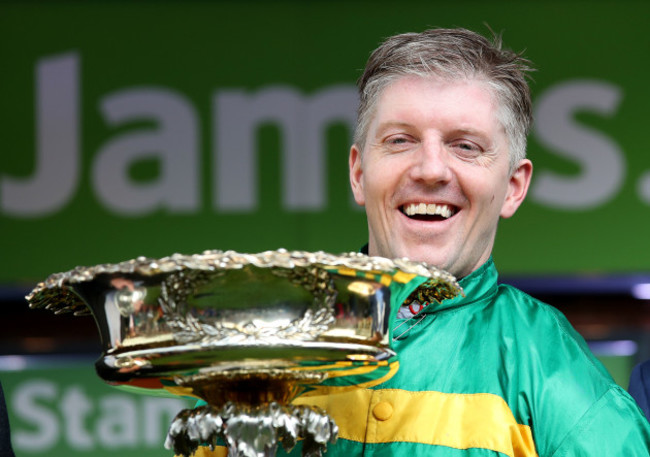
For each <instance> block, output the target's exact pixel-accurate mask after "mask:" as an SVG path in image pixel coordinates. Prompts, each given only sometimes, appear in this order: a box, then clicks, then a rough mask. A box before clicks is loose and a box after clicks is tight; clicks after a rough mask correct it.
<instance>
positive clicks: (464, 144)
mask: <svg viewBox="0 0 650 457" xmlns="http://www.w3.org/2000/svg"><path fill="white" fill-rule="evenodd" d="M451 146H452V148H454V149H456V150H458V151H459V152H461V153H463V154H474V155H476V154H480V153H481V152H482V151H483V148H481V147H480V146H479V145H478V144H476V143H473V142H471V141H457V142H454V143H452V145H451Z"/></svg>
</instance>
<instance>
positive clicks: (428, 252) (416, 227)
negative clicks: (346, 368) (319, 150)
mask: <svg viewBox="0 0 650 457" xmlns="http://www.w3.org/2000/svg"><path fill="white" fill-rule="evenodd" d="M527 71H529V68H528V62H527V61H526V60H525V59H523V58H521V57H520V56H519V55H517V54H515V53H512V52H510V51H506V50H503V49H501V46H500V44H499V43H498V42H497V43H494V44H493V43H491V42H489V41H488V40H486V39H485V38H483V37H482V36H480V35H478V34H476V33H473V32H471V31H468V30H464V29H451V30H450V29H435V30H429V31H425V32H423V33H409V34H403V35H398V36H394V37H391V38H389V39H388V40H386V41H385V42H384V43H383V44H382V45H381V46H380V47H379V48H378V49H377V50H375V51H374V52H373V53H372V55H371V56H370V59H369V61H368V64H367V66H366V69H365V71H364V73H363V75H362V77H361V78H360V80H359V91H360V106H359V115H358V121H357V122H358V125H357V130H356V133H355V141H354V145H353V146H352V148H351V151H350V159H349V163H350V182H351V185H352V189H353V192H354V196H355V199H356V201H357V203H359V204H360V205H363V206H364V207H365V209H366V213H367V218H368V235H369V239H368V245H367V252H368V253H369V254H370V255H374V256H384V257H389V258H397V257H408V258H410V259H412V260H418V261H424V262H428V263H430V264H432V265H435V266H437V267H439V268H443V269H445V270H448V271H449V272H451V273H453V274H454V275H456V276H457V277H458V278H460V279H461V281H460V284H461V286H463V289H464V292H465V296H464V297H457V298H454V299H453V300H447V301H444V302H442V303H420V304H419V306H416V307H414V306H413V305H412V304H410V305H409V306H401V303H392V306H393V308H394V309H395V310H396V312H395V313H393V316H392V317H391V321H390V324H389V325H390V326H391V330H392V347H393V349H394V350H395V351H396V352H397V354H398V355H399V361H400V368H399V370H398V371H397V373H396V374H395V375H394V376H393V377H392V378H391V379H389V380H388V381H386V382H384V383H383V384H381V385H379V386H376V387H374V388H369V389H357V390H353V391H351V392H347V393H342V394H337V395H329V396H323V397H308V398H299V399H298V401H297V402H301V403H310V404H316V405H317V406H320V407H322V408H325V409H326V410H327V411H328V413H329V414H330V415H331V416H332V417H333V418H334V420H335V421H336V423H337V425H338V426H339V440H338V441H337V443H336V444H334V445H329V446H328V451H327V455H328V456H362V455H363V456H399V457H401V456H409V457H412V456H433V457H488V456H495V457H496V456H499V457H506V456H507V457H569V456H570V457H587V456H603V457H605V456H607V457H610V456H611V457H614V456H616V457H641V456H644V457H647V456H648V455H650V452H649V450H648V449H649V446H650V444H649V443H650V425H649V424H648V422H647V421H646V419H645V417H644V416H643V415H642V413H641V411H640V410H639V408H638V407H637V405H636V404H635V402H634V400H632V398H631V397H630V396H629V395H628V394H627V393H626V392H625V391H624V390H623V389H621V388H620V387H619V386H617V385H616V384H615V383H614V381H613V380H612V378H611V377H610V376H609V374H608V373H607V371H606V370H605V369H604V368H603V366H602V365H601V364H600V363H599V362H598V361H597V360H596V358H595V357H594V356H593V355H592V354H591V352H590V351H589V349H588V347H587V345H586V344H585V342H584V340H583V339H582V338H581V337H580V335H578V334H577V333H576V332H575V330H574V329H573V328H572V327H571V325H570V324H569V323H568V322H567V320H566V319H565V318H564V316H563V315H562V314H561V313H559V312H558V311H557V310H555V309H554V308H552V307H550V306H548V305H546V304H544V303H541V302H539V301H537V300H535V299H533V298H531V297H530V296H528V295H526V294H525V293H523V292H521V291H519V290H517V289H515V288H513V287H510V286H507V285H499V284H498V283H497V277H498V275H497V270H496V267H495V264H494V262H493V260H492V248H493V245H494V241H495V237H496V232H497V226H498V223H499V220H500V219H501V218H508V217H511V216H513V215H514V214H515V212H516V211H517V209H518V208H519V206H520V205H521V203H522V201H523V200H524V198H525V196H526V192H527V190H528V185H529V183H530V180H531V175H532V164H531V162H530V160H528V159H526V136H527V134H528V130H529V128H530V125H531V122H532V114H531V112H532V108H531V100H530V93H529V88H528V85H527V83H526V79H525V74H526V72H527ZM221 452H223V450H222V451H221ZM279 453H282V451H279ZM292 455H300V445H298V446H297V447H296V449H295V450H294V451H293V452H292Z"/></svg>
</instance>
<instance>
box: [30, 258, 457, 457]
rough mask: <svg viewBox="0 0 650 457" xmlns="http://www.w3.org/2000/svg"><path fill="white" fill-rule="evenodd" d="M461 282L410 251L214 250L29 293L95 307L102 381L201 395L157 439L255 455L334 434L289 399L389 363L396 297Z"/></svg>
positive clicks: (423, 298) (435, 294) (311, 452)
mask: <svg viewBox="0 0 650 457" xmlns="http://www.w3.org/2000/svg"><path fill="white" fill-rule="evenodd" d="M459 293H461V290H460V287H459V286H458V283H457V282H456V280H455V279H454V278H453V277H452V276H451V275H449V274H448V273H446V272H444V271H441V270H438V269H436V268H434V267H432V266H429V265H426V264H424V263H419V262H412V261H409V260H406V259H395V260H389V259H386V258H382V257H370V256H367V255H364V254H359V253H349V254H340V255H333V254H328V253H325V252H304V251H286V250H283V249H280V250H276V251H266V252H262V253H258V254H243V253H238V252H234V251H216V250H215V251H205V252H204V253H202V254H196V255H180V254H174V255H172V256H169V257H165V258H162V259H150V258H144V257H138V258H137V259H134V260H130V261H126V262H122V263H117V264H101V265H96V266H93V267H77V268H75V269H73V270H70V271H68V272H65V273H57V274H53V275H51V276H50V277H48V278H47V279H46V280H45V281H44V282H42V283H39V284H38V285H37V286H36V287H35V288H34V290H33V291H32V292H31V293H30V294H29V295H28V296H27V300H28V301H29V303H30V306H31V307H32V308H46V309H50V310H52V311H54V312H55V313H63V312H72V313H74V314H76V315H82V314H88V313H90V314H92V316H93V317H94V319H95V321H96V323H97V327H98V329H99V333H100V337H101V341H102V354H101V356H100V358H99V360H97V362H96V364H95V367H96V369H97V374H98V375H99V377H100V378H102V379H103V380H104V381H106V382H108V383H109V384H112V385H116V386H122V387H124V388H127V389H131V390H135V391H138V392H141V393H149V394H160V393H164V394H166V395H172V396H187V397H195V398H197V399H201V400H203V402H201V403H199V405H198V406H197V407H196V408H194V409H186V410H183V411H181V412H179V414H178V415H177V416H176V418H174V420H173V421H172V423H171V426H170V428H169V432H168V436H167V439H166V441H165V446H166V447H167V448H168V449H173V451H174V452H175V454H176V455H182V456H184V457H189V456H190V455H191V454H193V453H194V452H195V451H196V450H197V448H198V447H199V446H209V447H210V448H214V447H215V446H218V445H225V446H227V448H228V454H229V456H232V457H236V456H242V457H264V456H271V455H274V454H275V452H276V450H277V448H278V446H279V445H281V446H282V447H283V448H284V449H285V450H286V451H290V450H291V449H292V448H293V447H294V446H295V445H296V444H297V443H298V442H300V443H301V446H302V455H303V456H320V455H321V454H322V452H323V451H324V450H326V448H327V444H328V443H334V442H335V440H336V437H337V427H336V424H335V423H334V421H333V420H332V419H331V418H330V417H329V416H328V415H327V413H326V412H325V411H323V410H320V409H318V408H316V407H311V406H306V405H300V406H299V405H293V404H292V401H293V400H295V399H296V398H298V397H309V396H313V395H333V394H336V393H337V392H343V391H345V390H348V389H358V388H365V387H371V386H374V385H377V384H379V383H381V382H383V381H385V380H387V379H389V378H390V377H391V376H392V375H393V374H394V373H395V371H396V370H397V368H398V359H397V355H396V354H395V353H394V352H393V351H392V350H391V348H390V344H389V340H390V337H391V332H390V329H389V326H388V322H389V320H390V318H391V305H390V304H391V302H392V303H394V304H397V305H396V306H399V305H401V304H402V303H406V304H408V303H409V302H412V301H418V302H419V303H425V302H426V303H432V302H436V301H438V302H439V301H442V300H444V299H447V298H452V297H454V296H456V295H458V294H459ZM393 308H395V305H394V306H393ZM392 311H393V316H394V313H395V312H396V311H397V310H396V309H393V310H392ZM301 403H308V402H302V401H301Z"/></svg>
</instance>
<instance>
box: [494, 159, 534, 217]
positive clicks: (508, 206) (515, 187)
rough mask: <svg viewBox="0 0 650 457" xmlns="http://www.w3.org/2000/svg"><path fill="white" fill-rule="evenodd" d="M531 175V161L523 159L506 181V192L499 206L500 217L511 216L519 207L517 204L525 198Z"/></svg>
mask: <svg viewBox="0 0 650 457" xmlns="http://www.w3.org/2000/svg"><path fill="white" fill-rule="evenodd" d="M532 175H533V163H532V162H531V161H530V160H528V159H523V160H522V161H521V162H519V165H518V166H517V168H516V169H515V171H514V172H513V173H512V175H510V181H509V182H508V193H507V194H506V198H505V200H504V202H503V206H502V207H501V213H500V214H501V217H503V218H508V217H511V216H512V215H513V214H515V212H516V211H517V208H519V205H521V203H522V202H523V201H524V198H526V194H527V193H528V186H529V185H530V178H531V177H532Z"/></svg>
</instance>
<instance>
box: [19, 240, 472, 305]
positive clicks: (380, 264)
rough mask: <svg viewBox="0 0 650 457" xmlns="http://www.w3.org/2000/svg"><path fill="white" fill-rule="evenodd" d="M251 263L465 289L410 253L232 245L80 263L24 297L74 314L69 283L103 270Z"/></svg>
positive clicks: (152, 271) (75, 301)
mask: <svg viewBox="0 0 650 457" xmlns="http://www.w3.org/2000/svg"><path fill="white" fill-rule="evenodd" d="M248 265H251V266H255V267H258V268H287V269H293V268H296V267H336V268H341V267H343V268H349V269H353V270H359V271H363V272H368V273H370V272H374V273H379V274H387V275H391V276H392V275H394V274H395V273H396V272H397V271H400V272H402V273H406V274H410V275H417V276H421V277H424V278H426V279H428V280H429V281H435V282H441V283H445V284H447V285H448V286H450V289H451V290H450V291H449V292H450V295H457V294H459V293H462V289H461V287H460V285H459V284H458V281H457V280H456V278H455V277H454V276H453V275H451V274H450V273H448V272H446V271H444V270H440V269H438V268H437V267H434V266H432V265H429V264H427V263H425V262H417V261H413V260H410V259H407V258H398V259H392V260H391V259H388V258H385V257H378V256H369V255H366V254H363V253H359V252H348V253H342V254H330V253H326V252H324V251H317V252H309V251H297V250H296V251H288V250H286V249H277V250H269V251H264V252H260V253H256V254H247V253H240V252H237V251H233V250H227V251H222V250H207V251H204V252H203V253H201V254H193V255H185V254H178V253H177V254H173V255H171V256H167V257H162V258H159V259H155V258H150V257H143V256H141V257H137V258H135V259H132V260H127V261H124V262H119V263H104V264H98V265H95V266H90V267H89V266H78V267H75V268H73V269H71V270H68V271H66V272H61V273H54V274H51V275H50V276H48V277H47V278H46V279H45V281H42V282H40V283H38V284H37V285H36V287H34V289H33V290H32V291H31V292H30V293H29V294H28V295H27V296H26V297H25V298H26V299H27V301H28V302H29V306H30V307H31V308H34V309H38V308H44V309H47V310H50V311H53V312H54V313H55V314H62V313H74V314H75V315H87V314H89V310H88V308H87V306H86V304H85V303H84V301H83V300H82V299H81V298H80V297H78V296H77V295H76V294H75V293H73V292H72V291H71V290H70V288H69V286H71V285H74V284H80V283H84V282H88V281H92V280H93V279H95V278H96V277H97V276H99V275H103V274H135V275H142V276H151V277H153V276H155V275H158V274H164V273H171V272H176V271H183V270H199V271H216V270H234V269H241V268H244V267H246V266H248Z"/></svg>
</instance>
